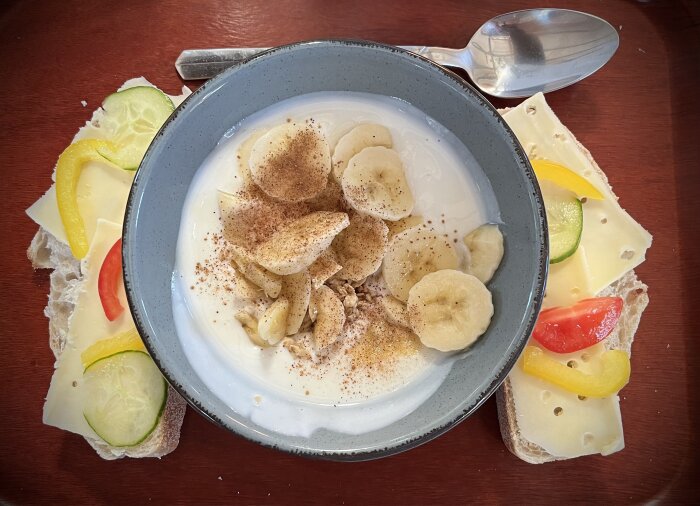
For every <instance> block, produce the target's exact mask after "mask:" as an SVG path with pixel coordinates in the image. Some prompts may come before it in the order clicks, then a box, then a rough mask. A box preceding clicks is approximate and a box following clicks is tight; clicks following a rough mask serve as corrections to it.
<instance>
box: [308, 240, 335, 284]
mask: <svg viewBox="0 0 700 506" xmlns="http://www.w3.org/2000/svg"><path fill="white" fill-rule="evenodd" d="M341 234H342V232H341ZM337 237H338V236H336V238H337ZM334 240H335V239H334ZM342 268H343V266H342V265H340V264H339V263H338V257H337V255H336V254H335V251H333V248H332V247H330V248H328V249H327V250H325V251H324V252H323V253H321V256H319V257H318V258H317V259H316V260H315V261H314V263H312V264H311V265H309V274H310V275H311V285H312V286H313V287H314V290H315V289H317V288H318V287H319V286H321V285H322V284H323V283H325V282H326V281H328V280H329V279H330V278H331V277H332V276H333V275H334V274H335V273H336V272H338V271H339V270H340V269H342Z"/></svg>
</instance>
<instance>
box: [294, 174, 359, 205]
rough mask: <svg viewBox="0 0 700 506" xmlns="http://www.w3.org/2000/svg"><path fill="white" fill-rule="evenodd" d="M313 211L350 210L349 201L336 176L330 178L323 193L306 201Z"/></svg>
mask: <svg viewBox="0 0 700 506" xmlns="http://www.w3.org/2000/svg"><path fill="white" fill-rule="evenodd" d="M304 203H305V204H307V205H308V206H309V208H310V209H311V210H312V211H342V212H346V211H348V209H349V207H348V203H347V202H346V201H345V196H344V195H343V187H342V186H340V183H339V182H338V181H336V180H335V179H334V178H332V177H331V178H328V184H327V185H326V187H325V188H324V189H323V191H322V192H321V193H319V194H318V195H316V196H315V197H313V198H311V199H309V200H306V201H304Z"/></svg>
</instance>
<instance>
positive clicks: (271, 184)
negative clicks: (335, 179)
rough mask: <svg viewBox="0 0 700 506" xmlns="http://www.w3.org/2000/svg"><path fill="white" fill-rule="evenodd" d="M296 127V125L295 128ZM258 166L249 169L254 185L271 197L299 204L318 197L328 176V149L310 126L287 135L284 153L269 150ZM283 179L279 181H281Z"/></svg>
mask: <svg viewBox="0 0 700 506" xmlns="http://www.w3.org/2000/svg"><path fill="white" fill-rule="evenodd" d="M295 126H296V124H295ZM270 148H271V149H270V151H269V152H268V154H267V155H266V156H264V157H263V158H262V160H256V161H255V162H254V163H256V164H257V165H255V166H251V172H252V174H253V179H254V180H255V182H256V183H257V184H258V186H260V188H262V189H263V191H264V192H265V193H267V194H268V195H270V196H271V197H275V198H278V199H281V200H285V201H289V202H298V201H301V200H305V199H309V198H311V197H314V196H315V195H317V194H319V193H320V192H321V191H322V190H323V189H324V188H325V186H326V182H327V181H328V174H329V172H330V149H329V147H328V144H327V143H326V141H325V139H324V138H323V136H322V135H321V134H320V133H319V132H318V131H317V130H316V128H315V127H313V126H311V125H306V126H302V127H301V128H299V129H297V130H292V131H291V132H290V133H288V134H287V143H286V145H285V146H284V149H279V148H277V146H274V147H273V146H270ZM281 175H282V177H281Z"/></svg>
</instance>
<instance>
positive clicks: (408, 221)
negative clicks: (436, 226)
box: [385, 214, 423, 241]
mask: <svg viewBox="0 0 700 506" xmlns="http://www.w3.org/2000/svg"><path fill="white" fill-rule="evenodd" d="M385 223H386V226H387V227H389V240H390V241H391V240H392V239H393V238H394V237H395V236H397V235H399V234H400V233H401V232H403V231H404V230H408V229H409V228H413V227H417V226H418V225H421V224H422V223H423V217H422V216H418V215H414V214H412V215H411V216H406V217H405V218H401V219H400V220H399V221H389V220H387V221H385Z"/></svg>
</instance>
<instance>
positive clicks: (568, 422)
mask: <svg viewBox="0 0 700 506" xmlns="http://www.w3.org/2000/svg"><path fill="white" fill-rule="evenodd" d="M604 351H605V347H604V346H603V345H602V344H597V345H595V346H593V347H591V348H588V349H586V350H583V351H579V352H576V353H571V354H567V355H559V354H554V353H550V356H551V357H553V358H555V359H556V360H558V361H560V362H561V363H563V364H567V363H568V362H570V361H573V365H575V367H576V368H577V369H579V370H580V371H583V372H585V373H587V374H591V373H593V372H595V367H594V366H595V365H596V358H597V357H599V356H600V355H601V354H602V353H603V352H604ZM582 357H583V358H582ZM584 359H585V360H584ZM508 378H509V380H510V384H511V389H512V393H513V402H514V403H515V413H516V419H517V423H518V428H519V429H520V434H521V435H522V437H523V438H525V439H527V440H528V441H531V442H533V443H535V444H537V445H539V446H541V447H542V448H544V449H545V450H546V451H547V453H549V454H551V455H554V456H555V457H568V458H573V457H580V456H582V455H591V454H596V453H600V454H603V455H608V454H610V453H614V452H616V451H620V450H622V449H623V448H624V447H625V440H624V436H623V431H622V416H621V414H620V400H619V397H618V396H617V395H614V396H611V397H606V398H603V399H594V398H583V399H581V398H579V396H578V395H576V394H573V393H571V392H567V391H566V390H563V389H561V388H559V387H557V386H556V385H552V384H551V383H548V382H546V381H544V380H542V379H539V378H536V377H534V376H531V375H529V374H526V373H525V372H523V369H522V359H521V360H519V361H518V363H517V364H516V366H515V367H514V368H513V370H512V371H511V372H510V375H509V376H508Z"/></svg>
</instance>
